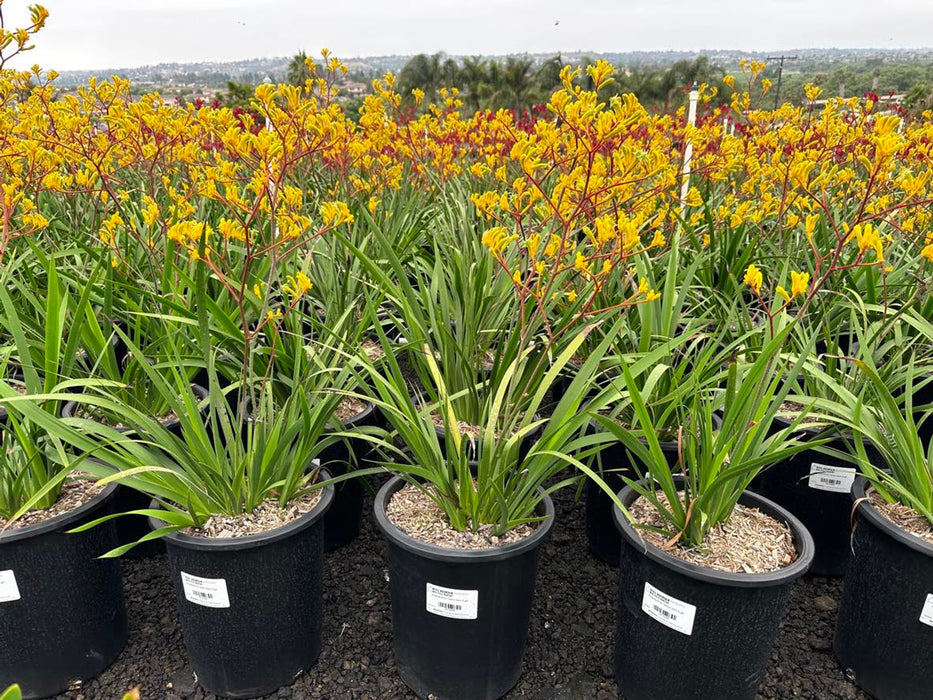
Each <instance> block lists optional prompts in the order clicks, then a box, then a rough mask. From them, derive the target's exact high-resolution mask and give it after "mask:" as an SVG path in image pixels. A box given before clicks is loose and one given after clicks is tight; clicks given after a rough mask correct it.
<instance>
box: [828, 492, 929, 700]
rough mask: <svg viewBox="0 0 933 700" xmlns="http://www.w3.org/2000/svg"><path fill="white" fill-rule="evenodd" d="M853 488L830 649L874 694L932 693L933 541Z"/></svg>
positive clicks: (900, 699) (909, 697)
mask: <svg viewBox="0 0 933 700" xmlns="http://www.w3.org/2000/svg"><path fill="white" fill-rule="evenodd" d="M867 490H868V482H867V481H866V480H865V479H864V478H862V477H859V478H858V479H856V481H855V484H853V487H852V499H853V501H854V502H855V503H856V504H857V505H856V506H855V523H854V529H853V533H852V550H853V551H852V557H851V558H850V559H849V568H848V571H847V572H846V583H845V587H844V589H843V592H842V602H841V603H840V606H839V616H838V618H837V621H836V637H835V640H834V644H833V647H834V650H835V652H836V658H838V659H839V663H840V664H842V666H843V667H844V668H846V669H847V673H848V674H849V675H850V677H852V678H853V679H854V680H855V683H856V684H857V685H858V686H859V687H860V688H862V689H863V690H865V691H866V692H867V693H869V694H870V695H871V696H872V697H875V698H879V700H926V699H928V698H930V697H931V695H933V651H931V650H933V545H931V544H929V543H927V542H925V541H923V540H921V539H920V538H919V537H915V536H913V535H911V534H908V533H907V532H905V531H904V530H902V529H901V528H899V527H897V526H896V525H895V524H894V523H892V522H891V521H889V520H888V519H887V518H885V517H883V516H882V515H880V514H879V513H878V511H877V510H875V508H874V506H872V505H871V503H870V502H869V501H867V500H864V499H865V498H866V496H867V493H866V492H867Z"/></svg>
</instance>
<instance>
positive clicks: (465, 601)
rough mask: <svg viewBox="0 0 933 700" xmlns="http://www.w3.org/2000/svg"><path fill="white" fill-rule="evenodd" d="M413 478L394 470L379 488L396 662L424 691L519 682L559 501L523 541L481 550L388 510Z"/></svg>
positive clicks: (440, 694) (478, 698)
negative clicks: (406, 526) (396, 519)
mask: <svg viewBox="0 0 933 700" xmlns="http://www.w3.org/2000/svg"><path fill="white" fill-rule="evenodd" d="M404 484H405V482H404V481H403V480H401V479H399V478H397V477H396V478H393V479H391V480H389V481H388V482H386V484H385V485H384V486H383V487H382V488H381V489H380V490H379V493H378V494H377V495H376V502H375V513H376V523H377V524H378V525H379V528H380V529H381V530H382V533H383V535H385V538H386V541H387V543H388V560H389V585H390V589H391V593H392V631H393V634H394V648H395V663H396V665H397V666H398V670H399V675H400V676H401V678H402V680H403V681H405V683H406V684H407V685H408V687H409V688H411V689H412V690H413V691H414V692H415V693H416V694H417V695H418V696H419V697H421V698H427V697H431V698H436V699H437V700H494V699H495V698H499V697H502V696H503V695H505V693H506V692H508V690H509V689H510V688H512V687H513V686H514V685H515V684H516V683H517V682H518V679H519V677H520V676H521V672H522V657H523V655H524V652H525V641H526V639H527V636H528V621H529V618H530V617H531V604H532V599H533V596H534V587H535V576H536V573H537V565H538V551H539V548H540V546H541V544H542V543H543V542H544V541H545V539H546V538H547V536H548V533H549V532H550V528H551V524H552V523H553V520H554V506H553V504H552V503H551V500H550V499H549V498H546V499H545V500H544V502H543V503H542V507H541V511H540V515H543V516H545V518H546V519H545V520H544V521H542V522H541V523H540V524H539V525H538V527H537V529H536V531H535V532H534V533H533V534H532V535H530V536H529V537H526V538H525V539H523V540H522V541H520V542H515V543H512V544H509V545H505V546H502V547H496V548H492V549H481V550H459V549H450V548H446V547H439V546H436V545H431V544H428V543H425V542H421V541H419V540H416V539H414V538H412V537H410V536H408V535H407V534H405V533H404V532H403V531H402V530H401V529H399V528H398V527H396V526H395V525H394V524H393V523H392V522H391V521H390V520H389V519H388V517H387V516H386V507H387V505H388V503H389V500H390V499H391V497H392V495H393V494H394V493H395V492H396V491H398V490H399V489H400V488H402V486H403V485H404Z"/></svg>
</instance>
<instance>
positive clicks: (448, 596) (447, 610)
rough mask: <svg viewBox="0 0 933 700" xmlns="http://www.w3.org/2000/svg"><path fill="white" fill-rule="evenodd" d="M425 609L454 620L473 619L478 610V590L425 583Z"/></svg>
mask: <svg viewBox="0 0 933 700" xmlns="http://www.w3.org/2000/svg"><path fill="white" fill-rule="evenodd" d="M426 600H427V603H426V605H425V609H426V610H427V611H428V612H429V613H431V614H432V615H440V616H441V617H450V618H453V619H454V620H475V619H476V618H477V613H478V612H479V591H467V590H461V589H458V588H444V587H443V586H435V585H434V584H433V583H428V585H427V595H426Z"/></svg>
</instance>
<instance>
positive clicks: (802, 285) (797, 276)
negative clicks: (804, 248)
mask: <svg viewBox="0 0 933 700" xmlns="http://www.w3.org/2000/svg"><path fill="white" fill-rule="evenodd" d="M809 289H810V273H809V272H791V273H790V294H791V297H796V296H799V295H800V294H806V293H807V290H809Z"/></svg>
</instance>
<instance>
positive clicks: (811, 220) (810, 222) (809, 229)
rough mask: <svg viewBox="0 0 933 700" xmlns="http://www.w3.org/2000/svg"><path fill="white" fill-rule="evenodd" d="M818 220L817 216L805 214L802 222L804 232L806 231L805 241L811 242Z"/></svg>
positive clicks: (818, 216)
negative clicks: (805, 216)
mask: <svg viewBox="0 0 933 700" xmlns="http://www.w3.org/2000/svg"><path fill="white" fill-rule="evenodd" d="M819 220H820V215H819V214H807V218H806V219H805V220H804V231H806V234H807V240H809V241H812V240H813V232H814V231H816V224H817V222H819Z"/></svg>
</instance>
